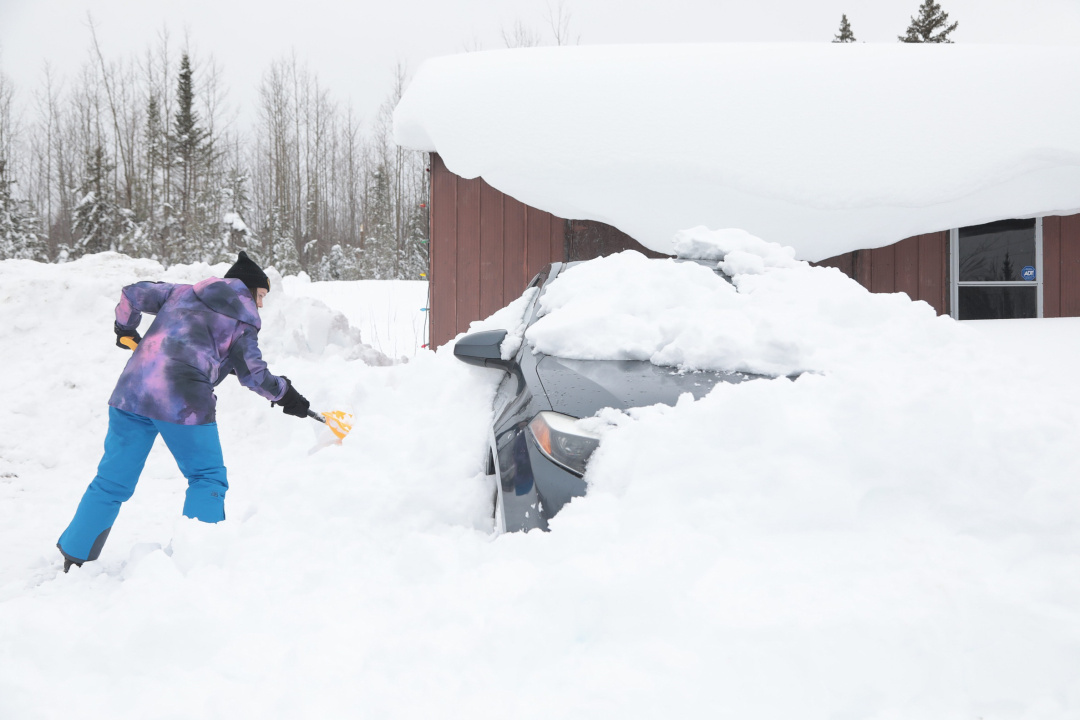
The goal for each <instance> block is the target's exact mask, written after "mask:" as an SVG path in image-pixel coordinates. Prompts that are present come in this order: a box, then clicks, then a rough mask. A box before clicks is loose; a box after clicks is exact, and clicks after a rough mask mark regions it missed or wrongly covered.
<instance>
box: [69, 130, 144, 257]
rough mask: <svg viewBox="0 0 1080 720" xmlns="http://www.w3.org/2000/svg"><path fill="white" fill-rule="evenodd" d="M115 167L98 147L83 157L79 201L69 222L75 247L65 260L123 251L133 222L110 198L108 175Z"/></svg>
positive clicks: (112, 197)
mask: <svg viewBox="0 0 1080 720" xmlns="http://www.w3.org/2000/svg"><path fill="white" fill-rule="evenodd" d="M114 169H115V168H114V167H113V165H112V163H110V162H109V161H108V159H107V158H106V157H105V151H104V149H102V147H101V146H100V145H98V146H97V147H96V148H94V151H93V152H91V153H90V155H89V156H88V157H87V158H86V169H85V172H84V174H83V181H82V183H81V184H80V185H79V197H80V200H79V201H78V203H77V204H76V206H75V212H74V217H73V218H72V222H73V224H74V226H75V232H76V239H75V246H74V247H72V248H70V249H69V257H71V258H77V257H80V256H82V255H86V254H88V253H97V252H103V251H105V250H115V251H118V252H125V251H128V250H130V248H128V247H126V245H127V243H128V242H129V241H130V239H131V237H132V235H133V231H134V229H135V223H134V220H133V217H132V212H131V211H130V210H127V209H125V208H121V207H120V206H119V205H118V204H117V203H116V199H115V197H114V196H113V195H114V193H113V189H112V186H111V185H110V184H109V179H108V176H109V173H111V172H112V171H113V170H114Z"/></svg>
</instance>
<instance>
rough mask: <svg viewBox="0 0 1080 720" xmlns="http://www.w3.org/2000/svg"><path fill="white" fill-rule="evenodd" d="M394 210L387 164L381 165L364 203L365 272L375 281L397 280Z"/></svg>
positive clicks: (377, 169) (372, 178) (370, 183)
mask: <svg viewBox="0 0 1080 720" xmlns="http://www.w3.org/2000/svg"><path fill="white" fill-rule="evenodd" d="M395 237H396V233H395V232H394V208H393V204H392V200H391V197H390V178H389V177H388V173H387V169H386V164H385V163H379V164H378V165H377V166H376V168H375V170H374V171H373V172H372V173H371V179H370V181H369V182H368V189H367V202H365V203H364V271H365V272H366V273H368V274H367V275H366V277H370V278H372V279H374V280H389V279H391V278H393V277H394V275H395V273H394V269H395V265H396V264H397V263H396V259H397V258H396V254H397V247H396V243H395Z"/></svg>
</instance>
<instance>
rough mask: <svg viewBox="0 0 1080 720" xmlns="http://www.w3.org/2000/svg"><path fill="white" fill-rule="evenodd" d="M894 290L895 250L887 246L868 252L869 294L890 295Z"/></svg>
mask: <svg viewBox="0 0 1080 720" xmlns="http://www.w3.org/2000/svg"><path fill="white" fill-rule="evenodd" d="M895 288H896V248H895V247H894V246H892V245H887V246H885V247H883V248H875V249H874V250H871V251H870V292H877V293H891V292H895Z"/></svg>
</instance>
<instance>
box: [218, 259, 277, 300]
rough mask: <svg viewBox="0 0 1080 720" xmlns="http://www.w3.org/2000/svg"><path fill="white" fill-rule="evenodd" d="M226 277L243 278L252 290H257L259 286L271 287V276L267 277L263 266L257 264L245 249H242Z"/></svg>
mask: <svg viewBox="0 0 1080 720" xmlns="http://www.w3.org/2000/svg"><path fill="white" fill-rule="evenodd" d="M225 277H227V278H236V279H237V280H243V281H244V284H245V285H247V286H248V289H249V290H251V292H255V290H256V289H257V288H266V289H267V290H269V289H270V278H268V277H266V273H264V272H263V271H262V268H261V267H259V266H258V265H256V264H255V261H254V260H252V259H251V258H249V257H248V256H247V253H246V252H244V251H243V250H241V251H240V256H239V257H237V258H236V262H234V263H233V266H232V267H231V268H229V272H227V273H225Z"/></svg>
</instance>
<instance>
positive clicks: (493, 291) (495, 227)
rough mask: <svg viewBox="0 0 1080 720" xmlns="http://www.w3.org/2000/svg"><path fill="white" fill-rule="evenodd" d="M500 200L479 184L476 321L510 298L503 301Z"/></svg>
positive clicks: (497, 192)
mask: <svg viewBox="0 0 1080 720" xmlns="http://www.w3.org/2000/svg"><path fill="white" fill-rule="evenodd" d="M503 197H504V195H503V194H502V193H501V192H499V191H498V190H496V189H495V188H493V187H491V186H490V185H488V184H487V183H486V182H484V181H483V180H481V181H480V317H481V318H486V317H487V316H489V315H491V314H492V313H493V312H495V311H496V310H498V309H499V308H501V307H502V306H503V305H505V304H506V303H507V302H509V301H510V300H511V299H512V298H504V297H503V277H502V273H503Z"/></svg>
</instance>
